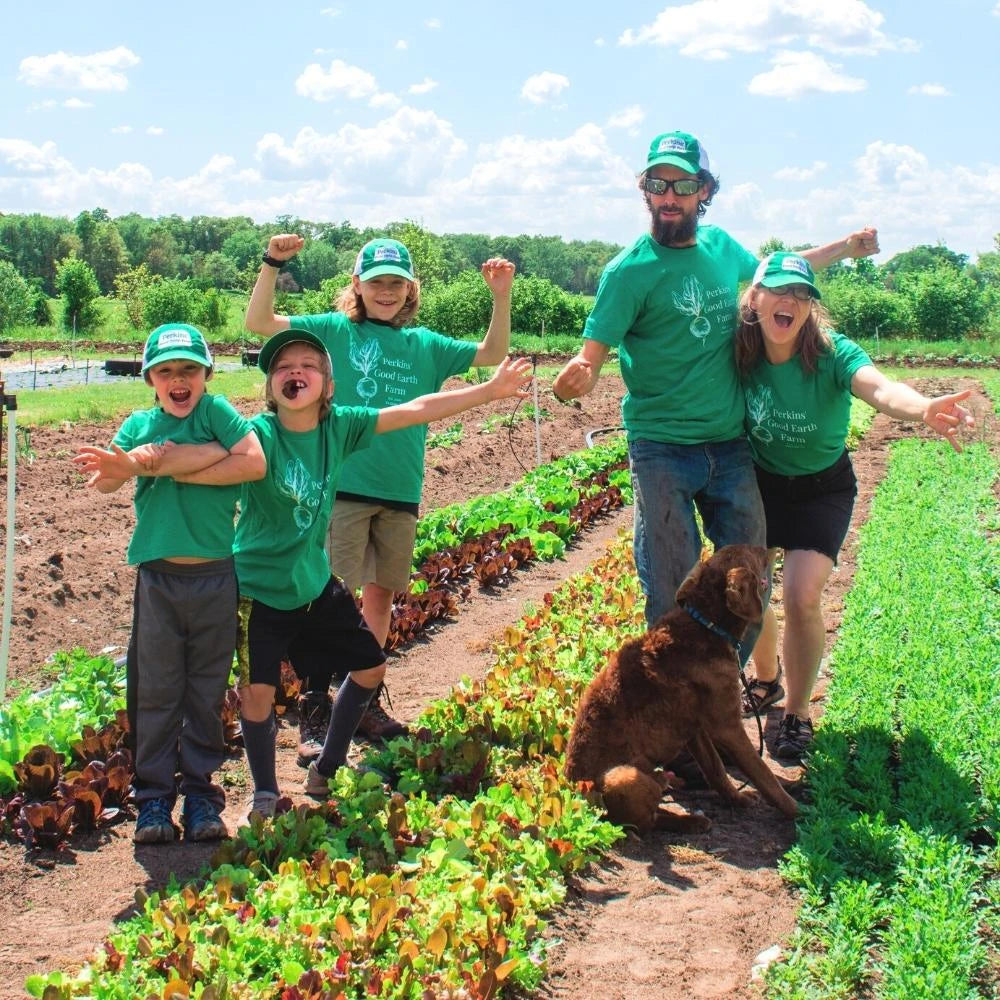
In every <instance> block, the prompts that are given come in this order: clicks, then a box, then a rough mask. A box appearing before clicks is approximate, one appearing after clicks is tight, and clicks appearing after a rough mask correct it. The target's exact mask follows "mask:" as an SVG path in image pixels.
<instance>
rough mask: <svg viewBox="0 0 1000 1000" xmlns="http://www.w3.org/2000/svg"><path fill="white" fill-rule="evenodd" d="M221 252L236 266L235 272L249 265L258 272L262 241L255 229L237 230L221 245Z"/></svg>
mask: <svg viewBox="0 0 1000 1000" xmlns="http://www.w3.org/2000/svg"><path fill="white" fill-rule="evenodd" d="M221 252H222V253H223V254H225V255H226V256H227V257H228V258H229V259H230V260H231V261H232V262H233V263H234V264H235V265H236V268H237V270H240V271H242V270H243V269H244V268H245V267H248V266H250V265H252V266H253V267H254V268H256V269H258V270H259V268H260V257H261V254H262V253H263V252H264V240H263V239H262V238H261V237H260V235H259V234H258V233H257V230H256V229H255V228H250V227H247V228H244V229H238V230H237V231H236V232H235V233H233V234H232V236H230V237H229V238H228V239H227V240H226V241H225V243H223V244H222V247H221Z"/></svg>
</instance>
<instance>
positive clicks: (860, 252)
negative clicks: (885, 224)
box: [800, 226, 878, 271]
mask: <svg viewBox="0 0 1000 1000" xmlns="http://www.w3.org/2000/svg"><path fill="white" fill-rule="evenodd" d="M876 253H878V230H877V229H876V228H875V227H874V226H866V227H865V228H864V229H859V230H858V231H857V232H855V233H851V234H850V235H848V236H845V237H844V238H843V239H842V240H836V241H835V242H833V243H827V244H826V246H822V247H813V248H812V249H811V250H802V251H800V254H801V256H803V257H805V259H806V260H807V261H809V263H810V264H811V265H812V268H813V270H814V271H822V270H823V268H824V267H829V266H830V265H831V264H836V263H837V261H838V260H846V259H847V258H848V257H853V258H858V257H871V255H872V254H876Z"/></svg>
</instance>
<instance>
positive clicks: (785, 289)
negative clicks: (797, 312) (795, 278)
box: [764, 284, 813, 302]
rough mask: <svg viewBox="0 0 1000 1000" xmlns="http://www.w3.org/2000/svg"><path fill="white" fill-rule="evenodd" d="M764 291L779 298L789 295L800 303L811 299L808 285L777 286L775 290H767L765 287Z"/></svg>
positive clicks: (811, 291)
mask: <svg viewBox="0 0 1000 1000" xmlns="http://www.w3.org/2000/svg"><path fill="white" fill-rule="evenodd" d="M764 290H765V291H768V292H770V293H771V294H772V295H777V296H778V297H779V298H780V297H781V296H782V295H790V296H791V297H792V298H793V299H798V300H799V301H800V302H808V301H809V299H811V298H812V297H813V290H812V289H811V288H810V287H809V286H808V285H802V284H794V285H778V286H777V287H776V288H768V287H767V285H765V286H764Z"/></svg>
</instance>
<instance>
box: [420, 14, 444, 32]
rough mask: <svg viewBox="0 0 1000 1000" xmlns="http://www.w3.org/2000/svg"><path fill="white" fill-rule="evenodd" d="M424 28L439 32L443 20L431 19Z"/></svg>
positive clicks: (425, 23)
mask: <svg viewBox="0 0 1000 1000" xmlns="http://www.w3.org/2000/svg"><path fill="white" fill-rule="evenodd" d="M424 27H427V28H430V29H431V31H437V30H438V28H440V27H441V19H440V18H437V17H432V18H429V19H428V20H426V21H424Z"/></svg>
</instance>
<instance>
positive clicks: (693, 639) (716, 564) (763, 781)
mask: <svg viewBox="0 0 1000 1000" xmlns="http://www.w3.org/2000/svg"><path fill="white" fill-rule="evenodd" d="M766 589H767V554H766V552H765V550H764V549H762V548H758V547H756V546H752V545H727V546H725V547H724V548H722V549H719V550H718V551H717V552H716V553H715V554H714V555H713V556H712V557H711V558H710V559H708V560H706V561H704V562H700V563H699V564H698V565H697V566H695V568H694V569H693V570H692V571H691V573H690V574H689V576H688V577H687V579H686V580H685V581H684V582H683V583H682V584H681V586H680V588H679V589H678V591H677V604H678V606H677V607H675V608H673V609H672V610H670V611H668V612H667V613H666V614H665V615H664V616H663V617H662V618H660V620H659V621H657V622H656V624H655V625H653V627H652V628H651V629H649V631H648V632H646V633H645V634H644V635H642V636H639V637H638V638H636V639H630V640H629V641H628V642H626V643H625V644H624V645H623V646H622V648H621V649H620V650H618V652H617V653H616V654H615V655H614V656H613V657H612V658H611V660H610V661H609V663H608V664H607V666H606V667H605V668H604V669H603V670H602V671H601V672H600V673H599V674H598V675H597V676H596V677H595V678H594V679H593V680H592V681H591V682H590V686H589V687H588V688H587V690H586V691H585V692H584V695H583V698H582V699H581V701H580V707H579V709H578V710H577V716H576V721H575V722H574V724H573V731H572V733H571V734H570V738H569V746H568V748H567V751H566V776H567V777H568V778H570V779H571V780H573V781H592V782H593V783H594V785H595V787H596V788H597V790H598V791H599V792H600V793H601V795H602V796H603V799H604V806H605V808H606V809H607V812H608V816H609V817H610V819H611V820H612V821H613V822H616V823H622V824H627V825H631V826H634V827H636V828H637V829H638V831H639V833H641V834H642V833H647V832H648V831H649V830H651V829H652V828H653V827H654V826H655V827H659V828H661V829H667V830H682V831H687V832H691V831H695V830H705V829H707V828H708V827H709V826H710V825H711V824H710V823H709V821H708V820H707V819H706V818H705V817H704V816H699V815H693V814H687V815H678V814H677V813H672V812H668V811H666V810H665V809H661V808H660V799H661V798H662V796H663V793H664V791H665V790H666V787H667V783H668V778H669V775H667V776H666V777H664V776H663V772H662V771H657V768H658V767H661V766H664V765H667V764H669V762H670V761H672V760H673V759H674V757H676V756H677V754H678V753H679V752H680V751H681V750H683V749H685V748H687V749H688V750H690V751H691V753H692V755H693V756H694V758H695V760H696V761H697V762H698V766H699V767H700V768H701V770H702V772H703V774H704V775H705V778H706V779H707V781H708V783H709V784H710V785H711V786H712V787H713V788H714V789H715V790H716V791H717V792H719V794H720V795H722V796H723V797H724V798H725V799H726V800H727V801H728V802H730V803H731V804H732V805H739V806H742V805H747V804H749V803H750V802H753V801H754V800H755V799H756V795H755V794H754V793H753V792H752V791H749V790H748V791H745V792H740V791H738V790H737V788H736V786H735V785H734V784H733V783H732V781H730V779H729V775H728V774H726V770H725V767H724V766H723V764H722V761H721V759H720V758H719V754H718V751H717V750H716V746H719V747H722V748H723V749H724V750H726V751H727V752H728V754H729V755H730V757H731V758H732V760H733V761H734V762H735V763H736V764H737V765H738V766H739V767H740V769H741V770H742V771H743V773H744V774H746V775H747V776H748V777H749V778H750V780H751V781H752V782H753V784H754V785H756V786H757V788H758V789H760V791H761V793H762V794H763V795H764V797H765V798H766V799H767V800H768V801H769V802H770V803H771V804H772V805H774V806H776V807H777V808H778V809H780V810H781V811H782V812H783V813H784V814H785V815H786V816H789V817H794V816H795V814H796V812H797V809H798V807H797V805H796V803H795V800H794V799H793V798H792V797H791V796H790V795H788V793H787V792H785V791H784V790H783V789H782V788H781V786H780V785H779V784H778V782H777V779H776V778H775V777H774V775H773V774H772V773H771V771H770V770H769V769H768V767H767V765H766V764H765V763H764V762H763V761H762V760H761V759H760V757H759V756H758V755H757V752H756V751H755V750H754V747H753V744H752V743H751V742H750V739H749V738H748V736H747V734H746V732H745V731H744V729H743V723H742V719H741V709H740V679H739V661H738V660H737V654H736V649H735V645H734V644H735V642H737V641H739V640H740V639H742V637H743V633H744V632H745V631H746V628H747V624H748V623H749V622H759V621H760V620H761V618H762V617H763V614H764V604H763V596H764V593H765V591H766Z"/></svg>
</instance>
